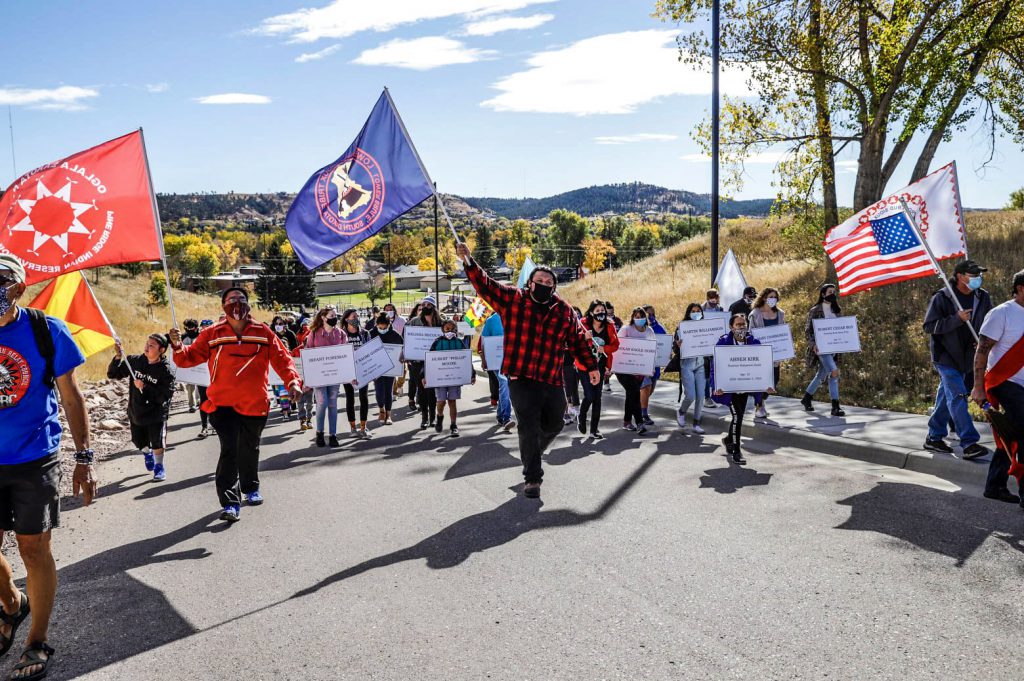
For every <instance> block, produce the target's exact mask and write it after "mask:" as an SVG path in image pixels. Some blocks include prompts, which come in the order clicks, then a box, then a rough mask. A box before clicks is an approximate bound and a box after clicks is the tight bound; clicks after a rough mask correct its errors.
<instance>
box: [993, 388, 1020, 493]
mask: <svg viewBox="0 0 1024 681" xmlns="http://www.w3.org/2000/svg"><path fill="white" fill-rule="evenodd" d="M992 394H993V395H994V396H995V398H996V399H997V400H999V405H1000V406H1001V407H1002V408H1003V411H1005V412H1006V414H1007V416H1009V417H1010V419H1011V420H1012V421H1013V422H1014V423H1024V386H1021V385H1018V384H1017V383H1014V382H1013V381H1006V382H1004V383H1003V384H1002V385H998V386H996V387H995V388H993V389H992ZM1009 472H1010V456H1009V455H1008V454H1007V453H1006V452H1004V451H1003V450H1001V449H997V450H996V451H995V452H993V453H992V461H991V462H990V463H989V464H988V480H986V481H985V491H986V492H993V493H996V492H999V491H1001V490H1005V489H1006V481H1007V480H1008V479H1009Z"/></svg>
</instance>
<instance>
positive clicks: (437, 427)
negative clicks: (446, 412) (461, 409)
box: [433, 416, 444, 433]
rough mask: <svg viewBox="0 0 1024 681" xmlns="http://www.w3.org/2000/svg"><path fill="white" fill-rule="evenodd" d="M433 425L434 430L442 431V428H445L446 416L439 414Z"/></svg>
mask: <svg viewBox="0 0 1024 681" xmlns="http://www.w3.org/2000/svg"><path fill="white" fill-rule="evenodd" d="M433 426H434V432H437V433H440V432H441V429H443V428H444V417H443V416H438V417H437V420H436V421H434V423H433Z"/></svg>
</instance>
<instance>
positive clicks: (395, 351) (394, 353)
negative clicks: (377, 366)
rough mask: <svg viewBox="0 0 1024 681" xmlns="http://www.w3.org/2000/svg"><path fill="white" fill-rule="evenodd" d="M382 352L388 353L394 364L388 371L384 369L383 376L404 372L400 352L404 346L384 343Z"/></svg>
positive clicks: (403, 350) (396, 375)
mask: <svg viewBox="0 0 1024 681" xmlns="http://www.w3.org/2000/svg"><path fill="white" fill-rule="evenodd" d="M384 352H386V353H388V356H389V357H391V362H392V364H394V366H393V367H391V370H390V371H385V372H384V374H383V375H384V376H394V377H396V378H397V377H399V376H401V375H402V374H404V373H405V364H403V363H402V353H403V352H405V346H403V345H397V344H391V343H385V344H384Z"/></svg>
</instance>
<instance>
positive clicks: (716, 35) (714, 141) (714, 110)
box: [711, 0, 721, 286]
mask: <svg viewBox="0 0 1024 681" xmlns="http://www.w3.org/2000/svg"><path fill="white" fill-rule="evenodd" d="M719 4H720V0H712V3H711V285H712V286H714V285H715V279H717V278H718V137H719V125H718V118H719V109H718V105H719V102H718V61H719V42H720V39H721V35H720V31H719V13H720V12H719Z"/></svg>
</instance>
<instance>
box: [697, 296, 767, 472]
mask: <svg viewBox="0 0 1024 681" xmlns="http://www.w3.org/2000/svg"><path fill="white" fill-rule="evenodd" d="M760 344H761V341H759V340H757V339H756V338H754V337H753V336H751V335H750V331H749V330H748V328H747V316H746V315H745V314H743V313H742V312H741V313H738V314H734V315H733V316H732V317H731V318H730V319H729V333H727V334H725V335H724V336H722V337H721V338H720V339H718V345H760ZM711 390H712V393H713V394H714V396H715V401H716V402H718V403H719V404H722V405H725V406H727V407H729V412H730V413H731V414H732V420H731V421H730V422H729V432H728V433H727V434H726V436H725V437H724V438H722V443H723V444H724V445H725V451H726V452H727V453H728V454H729V455H730V456H732V461H733V463H736V464H739V465H741V466H742V465H743V464H745V463H746V462H747V460H746V459H744V458H743V452H742V451H741V449H740V435H741V433H742V430H743V414H744V413H745V412H746V410H747V404H748V402H749V400H750V396H751V393H726V392H724V391H722V390H720V389H718V388H717V383H716V381H715V365H714V362H712V363H711ZM768 392H769V393H774V392H775V389H774V388H772V389H770V390H769V391H768ZM753 396H754V400H755V401H756V400H757V399H758V398H759V397H762V396H763V393H753Z"/></svg>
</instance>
